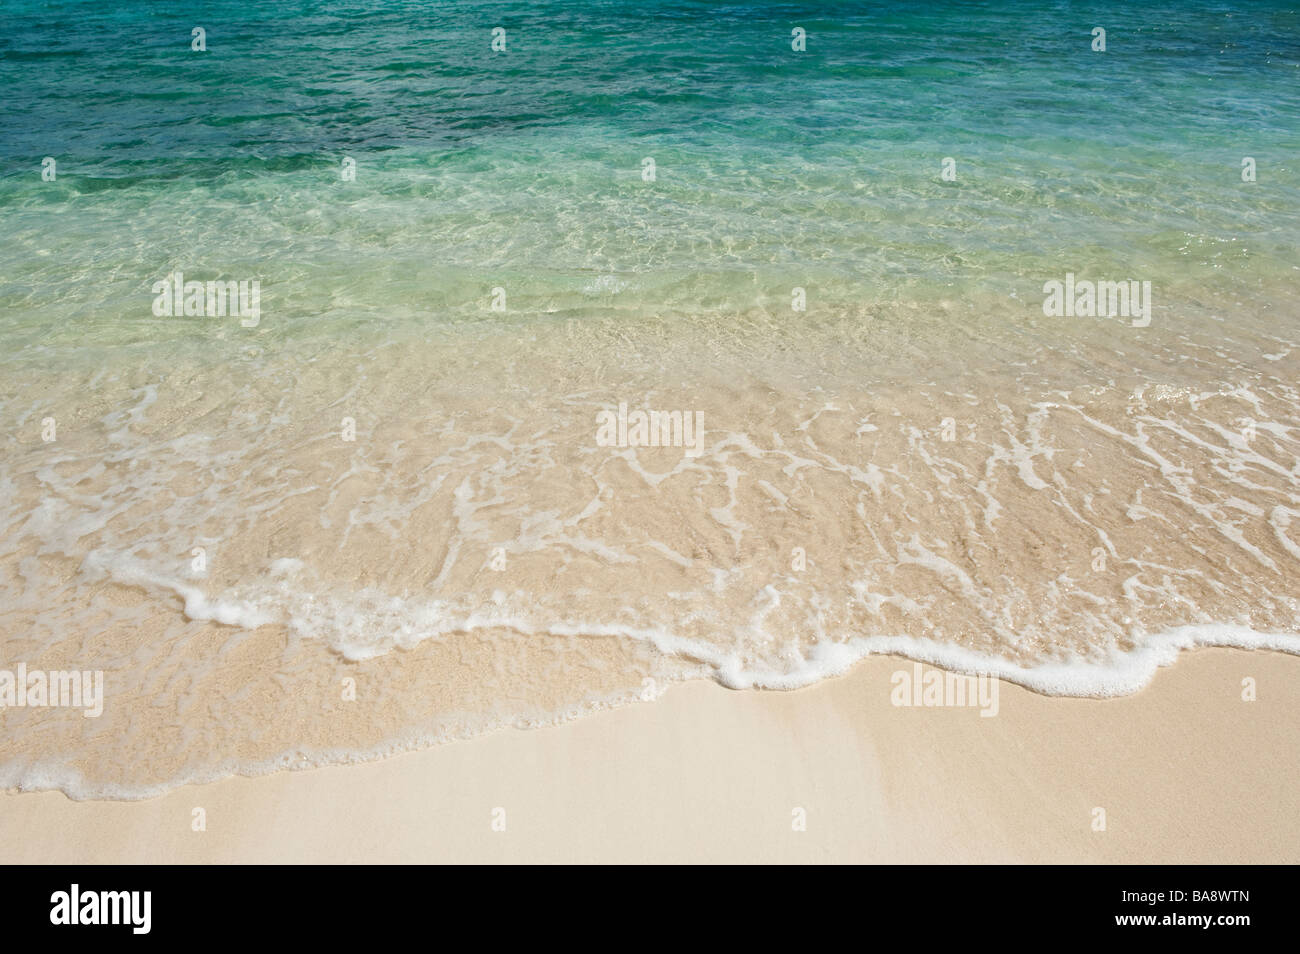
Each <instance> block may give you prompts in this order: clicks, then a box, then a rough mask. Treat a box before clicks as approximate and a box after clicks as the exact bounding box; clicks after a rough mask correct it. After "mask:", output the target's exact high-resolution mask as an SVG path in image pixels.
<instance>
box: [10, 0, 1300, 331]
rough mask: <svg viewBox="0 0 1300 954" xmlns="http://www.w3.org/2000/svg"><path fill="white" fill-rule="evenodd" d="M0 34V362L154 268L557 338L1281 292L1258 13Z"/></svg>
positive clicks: (316, 18)
mask: <svg viewBox="0 0 1300 954" xmlns="http://www.w3.org/2000/svg"><path fill="white" fill-rule="evenodd" d="M3 22H4V26H3V28H0V83H2V84H3V88H4V89H5V90H6V102H5V106H4V109H3V111H2V112H0V214H3V218H4V238H3V240H0V273H2V274H3V275H4V279H5V280H4V286H3V290H2V291H0V309H3V315H4V326H3V327H4V331H3V333H4V334H5V335H6V336H9V341H8V342H7V343H8V344H9V346H10V349H11V350H12V349H13V348H21V347H22V346H23V345H27V344H31V343H32V342H33V341H34V340H36V339H37V338H39V339H40V340H42V341H43V343H44V344H45V345H51V344H54V343H56V342H64V343H67V344H68V345H70V346H73V347H76V346H78V345H79V344H82V343H84V342H86V341H87V340H101V338H102V340H103V341H107V342H113V343H125V342H129V341H136V342H138V343H150V342H155V341H157V340H158V338H159V336H162V337H166V336H168V335H169V334H171V332H172V330H173V329H175V328H176V327H177V326H176V325H175V324H174V323H173V324H161V323H157V322H152V321H150V320H149V317H148V315H147V313H145V314H144V316H143V317H141V313H142V311H143V309H142V304H143V305H147V302H148V301H149V294H148V287H149V285H150V284H151V283H152V282H153V281H154V280H156V279H158V278H161V277H163V276H164V275H166V274H168V273H169V272H170V271H172V270H173V269H176V268H181V269H186V268H188V269H189V270H190V273H191V275H192V276H193V277H195V278H209V279H212V278H217V277H223V276H224V277H231V276H234V277H260V279H261V281H262V284H263V287H264V294H265V295H266V296H267V297H268V298H269V299H270V300H271V301H272V302H274V303H275V308H276V310H277V313H278V314H279V316H280V318H281V323H280V324H278V325H277V326H276V327H275V328H273V329H270V330H268V331H267V334H270V335H276V334H280V333H288V330H289V329H291V328H292V327H294V326H295V324H302V325H304V326H306V325H311V326H316V327H320V326H321V325H322V324H323V323H325V324H328V317H333V318H335V319H337V320H338V321H341V322H344V323H348V322H357V321H359V322H362V323H364V322H368V321H370V320H372V319H374V318H377V317H382V318H383V319H384V320H385V321H392V320H394V319H401V318H407V319H409V320H411V321H412V322H415V323H417V324H429V323H433V324H437V323H441V322H449V321H455V320H457V319H458V318H464V317H467V316H474V315H478V314H481V312H482V310H483V301H484V298H485V296H486V295H487V292H488V289H490V288H492V287H496V286H503V287H506V288H507V289H509V290H510V292H511V298H510V305H511V312H512V313H513V314H516V315H528V314H539V313H546V314H551V315H565V316H569V317H573V316H577V317H582V316H583V315H585V314H587V313H589V312H590V311H591V310H592V309H593V308H597V307H599V308H604V309H607V310H608V309H609V308H616V309H630V310H632V311H638V310H644V309H669V310H681V311H687V312H701V311H704V312H713V313H717V314H719V315H726V314H729V313H734V312H735V311H737V310H743V309H745V308H749V307H752V306H760V307H775V306H776V304H777V303H780V302H781V301H783V300H786V299H788V297H789V289H790V288H791V287H792V286H794V285H799V286H813V287H815V288H816V289H817V293H816V295H817V300H818V302H819V303H821V304H825V305H832V306H839V307H845V308H848V307H854V306H860V305H861V304H862V303H863V302H864V301H877V300H893V299H897V298H907V297H909V296H910V297H918V296H919V297H924V296H925V295H927V294H931V293H933V292H935V291H936V290H940V291H945V290H946V291H949V292H951V291H954V290H955V291H961V290H964V289H970V288H973V287H978V288H986V289H993V290H996V291H997V292H999V293H1003V294H1013V293H1014V294H1016V295H1017V297H1019V298H1021V299H1027V298H1034V297H1037V296H1039V295H1040V294H1041V292H1040V291H1039V288H1040V286H1041V283H1042V282H1043V281H1044V280H1045V279H1046V278H1050V277H1059V276H1060V275H1061V274H1062V273H1063V272H1064V271H1066V270H1067V269H1069V270H1074V271H1076V272H1079V273H1081V274H1082V273H1084V272H1087V271H1088V270H1089V269H1094V270H1095V271H1096V272H1098V273H1099V274H1102V275H1105V276H1109V275H1111V274H1115V273H1123V274H1122V276H1121V277H1127V276H1130V275H1131V277H1142V278H1149V279H1155V280H1157V281H1160V280H1162V279H1163V280H1166V282H1168V281H1175V280H1176V281H1180V282H1189V283H1196V282H1198V281H1214V282H1216V283H1218V284H1219V285H1220V286H1221V287H1223V286H1225V285H1226V286H1232V285H1234V284H1237V285H1241V286H1243V287H1248V286H1250V285H1251V284H1252V283H1255V282H1257V281H1258V280H1259V279H1260V276H1273V275H1277V274H1287V273H1288V272H1289V274H1290V275H1292V276H1293V275H1294V268H1293V267H1294V264H1295V262H1294V257H1295V249H1296V247H1297V243H1298V241H1300V217H1297V215H1296V214H1295V212H1296V209H1297V208H1300V169H1298V168H1297V162H1296V157H1297V156H1298V155H1300V13H1298V12H1297V11H1296V10H1295V9H1294V7H1293V5H1290V4H1248V5H1241V4H1236V5H1234V4H1224V3H1203V2H1192V3H1170V4H1140V5H1137V6H1135V7H1133V8H1131V9H1129V8H1125V9H1119V8H1117V7H1115V6H1113V5H1107V4H1073V3H1048V4H1028V3H1026V4H1010V5H994V6H991V7H990V6H983V5H972V4H965V3H953V4H945V3H927V4H924V5H923V6H912V5H906V4H904V5H896V4H840V5H831V6H828V7H825V8H809V7H804V6H800V5H798V4H777V3H773V4H762V3H760V4H710V3H681V2H650V3H614V2H594V3H560V4H520V3H398V4H378V3H375V4H365V3H362V4H349V3H341V4H328V5H325V4H296V5H279V6H277V7H276V8H275V9H274V10H273V11H272V10H270V9H267V10H265V11H257V10H252V9H250V8H249V7H248V5H247V4H242V3H209V4H199V5H196V6H194V7H192V8H189V9H187V10H186V11H185V12H184V13H178V12H177V11H176V10H175V9H174V8H172V7H170V6H169V5H165V4H134V5H130V6H129V7H128V8H127V9H125V10H121V11H108V10H105V9H104V8H103V7H102V6H101V5H98V4H93V3H84V4H83V3H54V4H49V5H44V6H40V7H33V6H31V5H26V4H17V3H6V4H4V16H3ZM196 25H200V26H203V27H204V28H205V29H206V30H207V37H206V39H207V51H206V52H194V51H192V50H191V49H190V30H191V28H192V27H193V26H196ZM1095 25H1101V26H1103V27H1104V28H1105V29H1106V30H1107V31H1108V33H1107V50H1106V52H1104V53H1103V52H1093V51H1092V49H1091V42H1092V37H1091V30H1092V28H1093V27H1094V26H1095ZM495 26H503V27H504V28H505V29H506V31H507V32H506V47H507V48H506V51H505V52H493V51H492V49H491V47H490V44H491V40H492V35H491V31H492V29H493V28H494V27H495ZM795 26H799V27H802V28H803V29H805V30H806V31H807V50H806V52H802V53H797V52H794V51H792V49H791V30H792V28H794V27H795ZM46 156H52V157H54V158H55V159H56V160H57V163H58V166H57V171H58V177H57V180H56V181H55V182H44V181H42V179H41V176H40V171H41V160H42V159H43V158H44V157H46ZM1244 156H1252V157H1254V158H1255V159H1256V161H1257V163H1258V170H1259V171H1258V181H1257V182H1255V183H1252V184H1245V183H1243V182H1242V181H1241V177H1240V171H1241V166H1240V164H1241V160H1242V157H1244ZM344 157H350V158H352V159H354V160H355V162H356V168H357V176H356V180H355V181H353V182H344V181H342V180H341V176H340V164H341V162H342V160H343V158H344ZM646 157H652V158H653V159H654V161H655V172H656V177H655V181H654V182H653V183H649V182H645V181H643V178H642V160H643V159H645V158H646ZM944 157H951V158H953V159H955V161H956V174H957V179H956V181H955V182H945V181H943V180H942V179H941V177H940V171H941V165H940V164H941V161H942V160H943V158H944ZM629 280H632V281H635V283H636V289H637V293H636V295H634V296H623V298H620V299H618V300H617V301H615V300H614V297H615V296H614V295H612V294H609V292H611V291H617V290H618V289H619V288H621V287H622V284H621V283H626V282H627V281H629ZM593 282H595V284H593ZM630 299H635V300H634V301H633V300H630ZM183 334H185V335H187V336H188V335H191V334H192V331H191V330H190V329H185V330H184V331H183Z"/></svg>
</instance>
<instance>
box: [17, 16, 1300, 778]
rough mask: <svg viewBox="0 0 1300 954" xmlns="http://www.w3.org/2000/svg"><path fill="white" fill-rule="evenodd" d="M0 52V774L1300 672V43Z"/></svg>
mask: <svg viewBox="0 0 1300 954" xmlns="http://www.w3.org/2000/svg"><path fill="white" fill-rule="evenodd" d="M0 13H2V14H3V16H0V84H2V85H0V88H3V89H4V90H5V91H6V95H5V102H4V105H3V108H0V421H3V426H0V490H2V491H3V494H0V639H2V640H3V642H2V643H0V646H2V647H3V653H2V656H0V670H3V669H8V670H15V669H16V667H17V666H18V665H19V664H22V665H24V666H26V667H27V668H28V669H30V670H42V671H54V670H78V671H80V670H94V671H102V672H103V673H104V686H105V690H104V711H103V713H102V714H101V715H99V716H98V717H96V718H94V719H86V718H83V716H82V712H81V710H79V709H75V708H52V707H37V706H18V705H11V706H9V707H7V708H5V709H4V710H3V711H0V721H3V725H4V731H3V733H0V785H4V786H8V787H18V788H29V789H30V788H61V789H63V790H64V791H66V792H68V793H69V794H72V795H74V796H76V797H138V796H142V795H149V794H153V793H156V792H158V791H161V790H164V789H166V788H168V787H171V786H174V785H177V784H181V783H183V782H187V781H197V780H203V779H210V778H214V777H218V776H221V775H224V774H229V773H232V772H257V771H265V770H269V769H273V768H281V767H289V768H292V767H302V766H309V765H315V764H321V763H324V762H337V761H349V760H356V759H362V758H370V757H375V756H377V755H381V754H384V753H387V752H391V751H397V750H400V749H403V748H410V747H413V746H419V745H426V744H432V743H435V742H439V741H444V740H449V739H456V738H464V737H469V736H473V735H476V734H479V733H481V732H484V731H487V730H489V729H491V728H494V727H498V726H507V725H515V726H531V725H541V724H549V723H553V722H556V721H562V720H564V719H568V718H573V717H576V716H578V715H581V714H583V713H585V712H589V711H592V710H595V709H599V708H604V707H608V706H612V705H619V704H624V703H629V702H633V701H638V700H647V701H648V700H651V699H653V698H655V697H656V696H657V695H659V694H660V693H661V692H663V691H664V690H665V688H666V687H668V686H670V685H671V684H672V683H674V682H678V681H680V680H683V679H691V678H711V679H715V680H717V681H719V682H721V683H723V684H725V685H728V686H732V687H735V688H769V689H783V688H794V687H798V686H802V685H807V684H809V683H812V682H815V681H817V680H819V679H822V678H826V677H828V676H831V675H834V674H837V673H840V672H843V671H845V670H847V669H848V668H849V667H850V666H851V665H852V664H853V663H854V662H855V661H856V660H858V659H860V658H862V657H863V656H864V655H866V654H869V653H875V652H889V653H897V654H900V655H903V656H907V657H910V658H914V659H921V660H926V661H930V662H934V663H936V664H939V665H943V666H946V667H948V668H951V669H958V670H961V671H967V672H988V673H994V674H997V675H1000V676H1002V677H1004V678H1008V679H1012V680H1014V681H1018V682H1021V683H1023V684H1025V685H1028V686H1031V687H1032V688H1035V689H1037V690H1039V691H1043V692H1049V693H1061V694H1070V695H1111V694H1117V693H1125V692H1133V691H1137V690H1138V689H1140V688H1141V687H1142V686H1143V685H1145V684H1146V682H1148V681H1149V680H1150V678H1151V677H1152V675H1153V673H1154V672H1155V671H1156V669H1157V668H1159V667H1160V666H1162V665H1168V664H1170V663H1172V662H1173V661H1174V659H1175V658H1176V656H1177V654H1178V652H1180V651H1182V650H1184V649H1188V648H1192V647H1194V646H1197V645H1206V644H1213V645H1234V646H1244V647H1255V648H1262V649H1274V650H1281V651H1287V652H1300V635H1298V634H1300V429H1298V428H1300V351H1298V350H1297V345H1298V343H1300V259H1297V256H1296V250H1297V247H1300V161H1298V160H1297V157H1300V10H1297V9H1296V8H1295V7H1294V5H1293V4H1284V3H1279V4H1270V3H1251V4H1241V3H1208V2H1199V0H1194V2H1182V3H1151V4H1140V5H1133V6H1130V5H1120V4H1111V3H1093V4H1084V3H1064V2H1062V3H1046V4H1030V3H1023V4H1020V3H1011V4H996V5H983V4H974V3H942V2H936V3H929V4H925V5H923V6H919V7H914V6H912V5H897V4H874V3H862V4H851V3H843V4H828V5H824V6H823V7H808V6H806V5H801V4H791V3H771V4H766V3H744V4H725V3H704V2H691V3H687V2H653V0H652V2H648V3H637V4H632V3H625V2H584V3H578V2H573V3H545V4H522V3H514V2H444V3H429V2H411V3H383V4H380V3H333V4H328V5H327V4H314V3H300V4H294V5H287V4H286V5H275V7H273V8H267V9H265V10H261V9H250V8H249V5H247V4H239V3H233V2H223V3H207V4H202V3H201V4H197V5H193V6H190V7H187V8H186V9H185V10H184V11H179V10H177V9H176V8H174V7H172V6H171V5H165V4H146V3H141V4H134V5H129V8H128V9H126V10H110V9H106V8H104V7H103V6H102V5H97V4H91V3H50V4H46V5H42V6H32V5H29V4H17V3H12V2H8V0H5V2H0ZM196 27H199V28H202V29H203V30H204V31H205V32H204V35H203V41H204V45H205V46H206V48H205V49H194V48H192V45H193V44H194V42H195V41H194V38H193V35H192V30H193V29H194V28H196ZM1096 27H1101V28H1103V29H1104V30H1105V31H1106V34H1105V40H1106V48H1105V50H1104V51H1101V50H1094V49H1093V45H1094V37H1093V30H1094V28H1096ZM497 28H500V29H502V30H504V34H503V39H504V49H494V47H493V43H494V39H497V42H498V46H499V45H500V42H501V40H500V35H495V34H494V30H496V29H497ZM796 28H798V29H801V30H802V31H804V39H805V47H806V48H805V49H802V50H796V49H793V48H792V42H793V40H794V39H795V38H794V36H793V34H792V31H794V30H796ZM51 160H52V165H51V162H50V161H51ZM177 272H180V273H183V275H184V279H185V280H187V281H198V282H241V281H242V282H250V283H251V282H257V284H258V297H257V311H256V314H255V315H254V314H251V313H244V314H242V315H241V314H229V313H213V314H208V313H207V312H206V310H205V309H203V308H200V309H199V313H188V314H187V313H185V309H184V308H183V307H182V308H180V309H179V313H166V309H163V312H164V313H161V314H160V313H159V309H158V307H156V306H157V299H158V297H159V291H158V287H157V285H156V283H159V282H163V283H164V285H163V287H167V284H166V283H167V282H168V281H169V280H170V277H171V276H173V275H174V274H175V273H177ZM1102 281H1106V282H1125V283H1128V282H1135V283H1137V285H1136V286H1128V285H1127V284H1126V285H1125V289H1126V290H1129V289H1130V288H1131V287H1134V288H1136V290H1138V291H1140V292H1142V296H1141V300H1142V302H1143V303H1144V306H1145V307H1134V308H1132V309H1130V311H1131V312H1132V313H1124V314H1114V313H1102V314H1090V313H1086V311H1087V310H1086V308H1078V309H1075V308H1071V309H1070V311H1071V312H1075V313H1072V314H1068V315H1067V314H1047V313H1046V312H1045V308H1044V303H1045V299H1046V298H1047V297H1048V291H1047V287H1048V283H1050V282H1060V283H1061V284H1062V286H1065V285H1066V283H1067V282H1068V283H1070V285H1071V287H1074V285H1075V284H1076V283H1078V282H1102ZM1147 283H1149V284H1147ZM205 293H206V292H205ZM1103 298H1104V295H1103ZM205 301H206V300H205ZM1117 301H1118V299H1117ZM1134 304H1135V306H1136V301H1135V302H1134ZM214 311H219V310H218V309H215V308H214ZM1103 311H1104V309H1103ZM620 407H625V408H626V410H625V411H624V412H623V413H622V419H623V422H624V426H623V427H621V428H620V427H619V426H618V421H619V418H620V412H619V409H620ZM651 410H657V411H661V412H665V413H667V414H672V415H675V418H673V420H674V421H683V422H686V423H688V424H690V423H693V424H695V428H694V429H692V430H691V431H690V433H689V434H687V433H683V432H678V433H674V432H673V431H672V430H671V427H670V429H669V431H668V437H669V440H668V441H667V444H668V445H669V446H645V444H644V442H641V441H638V439H637V436H636V431H635V426H634V424H635V415H636V413H637V412H639V411H646V412H648V411H651ZM607 414H608V415H611V416H610V417H605V416H604V415H607ZM610 420H613V421H614V422H615V425H614V426H613V429H612V431H610V430H606V431H602V424H604V423H608V422H609V421H610ZM629 420H630V421H631V423H632V425H633V426H632V427H631V429H630V430H629V428H628V427H627V424H628V422H629ZM611 435H612V437H613V440H612V442H611V440H609V439H608V438H610V437H611ZM678 438H680V439H678ZM2 689H3V686H0V690H2ZM881 691H882V692H885V691H888V687H881Z"/></svg>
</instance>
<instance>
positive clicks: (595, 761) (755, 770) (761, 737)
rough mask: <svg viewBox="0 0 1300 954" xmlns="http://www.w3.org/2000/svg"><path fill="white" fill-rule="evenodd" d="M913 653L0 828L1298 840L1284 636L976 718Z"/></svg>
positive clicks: (415, 848)
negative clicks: (1118, 686) (920, 682)
mask: <svg viewBox="0 0 1300 954" xmlns="http://www.w3.org/2000/svg"><path fill="white" fill-rule="evenodd" d="M910 668H911V664H910V663H908V662H907V661H906V660H901V659H889V658H877V659H871V660H869V661H867V662H865V663H863V664H862V665H861V666H859V667H858V668H856V669H855V670H854V671H853V672H852V673H851V674H849V675H847V676H843V677H840V678H838V679H833V680H829V681H827V682H823V683H819V684H818V685H817V686H814V687H812V688H809V689H802V690H798V691H795V692H787V693H781V692H777V693H753V692H749V693H745V692H734V691H728V690H725V689H721V688H719V687H717V686H716V685H714V684H712V683H691V684H688V685H685V686H680V687H677V688H676V689H674V690H672V691H670V692H669V693H667V694H666V695H665V696H664V697H663V698H662V699H660V700H659V701H657V702H655V703H649V704H644V705H633V706H629V707H626V708H622V709H618V710H616V711H613V712H606V713H601V714H598V715H595V716H591V717H588V718H584V719H581V720H578V721H575V722H572V723H569V724H566V725H562V726H558V727H553V728H547V729H538V730H527V731H511V730H507V731H502V732H497V733H493V734H491V735H488V736H484V737H482V738H479V739H476V740H473V741H470V742H465V743H456V744H452V745H446V746H439V747H436V748H433V749H427V750H424V751H422V752H417V753H413V754H409V755H402V756H397V757H394V758H391V759H385V760H382V761H378V762H373V763H369V764H365V765H351V766H343V767H334V768H322V769H312V770H309V771H303V772H284V773H279V774H274V775H268V776H263V777H261V778H251V779H250V778H233V779H228V780H226V781H222V782H217V783H214V784H211V785H204V786H191V787H186V788H182V789H178V790H175V791H173V792H171V793H169V794H167V795H165V796H163V797H161V798H156V799H152V800H149V801H144V802H73V801H71V800H69V799H67V798H66V797H64V796H63V795H62V794H59V793H42V794H22V795H13V794H10V795H6V796H4V797H3V799H2V800H0V839H3V841H4V844H5V845H6V855H7V857H8V858H9V860H10V861H11V862H12V863H95V864H101V863H171V862H175V863H331V864H333V863H338V864H347V863H365V862H388V863H428V862H469V863H489V862H491V863H495V862H534V863H566V862H612V863H620V862H628V861H634V860H635V861H646V862H654V863H682V862H787V863H795V864H801V863H802V864H811V863H870V862H881V863H885V862H893V863H905V864H906V863H937V864H949V863H967V862H984V863H1025V862H1032V863H1045V864H1058V863H1083V864H1094V863H1095V864H1101V863H1107V864H1130V863H1174V864H1185V863H1197V864H1207V863H1213V864H1244V863H1282V864H1294V863H1295V862H1296V861H1297V860H1300V856H1298V855H1297V851H1298V850H1300V849H1297V845H1300V827H1298V826H1300V822H1298V821H1297V819H1300V812H1298V811H1297V807H1298V806H1297V796H1296V793H1295V791H1294V786H1293V785H1292V784H1291V778H1292V777H1293V773H1292V770H1291V767H1290V762H1289V759H1290V758H1291V757H1292V754H1293V753H1294V752H1295V751H1296V745H1297V742H1298V741H1300V739H1297V734H1298V730H1297V726H1296V722H1295V720H1294V719H1293V718H1291V717H1290V714H1291V713H1293V712H1294V711H1295V707H1296V705H1297V704H1300V660H1296V659H1294V658H1292V657H1290V656H1286V655H1282V654H1258V653H1245V652H1240V651H1233V650H1215V649H1208V650H1200V651H1198V652H1195V653H1190V654H1186V655H1185V656H1184V657H1183V658H1182V659H1180V660H1179V662H1178V663H1177V665H1175V666H1174V667H1172V668H1169V669H1164V670H1162V671H1161V672H1160V674H1159V675H1158V676H1157V678H1156V679H1155V681H1154V682H1153V683H1152V684H1151V686H1150V687H1149V688H1148V689H1146V690H1144V691H1143V692H1141V693H1139V694H1137V695H1133V696H1126V697H1123V698H1119V699H1107V700H1070V699H1054V698H1047V697H1043V696H1040V695H1037V694H1035V693H1032V692H1028V691H1026V690H1023V689H1020V688H1019V687H1016V686H1014V685H1010V684H1008V685H1005V686H1003V687H1002V689H1001V692H1000V703H1001V705H1000V709H999V712H998V715H997V716H995V717H989V718H983V717H981V716H980V715H979V714H978V710H975V709H969V708H967V709H952V708H931V709H916V708H900V707H894V706H892V705H891V703H890V701H889V694H890V689H891V683H890V678H891V675H892V674H893V673H894V672H897V671H900V670H910ZM1248 677H1250V678H1254V679H1255V680H1257V684H1258V687H1259V692H1258V698H1257V700H1256V701H1254V702H1244V701H1243V700H1242V698H1241V691H1242V690H1241V680H1242V679H1244V678H1248ZM1152 766H1158V767H1159V768H1158V770H1153V769H1152ZM195 808H202V809H203V810H204V812H205V823H206V830H204V831H194V830H193V825H194V818H195V816H194V809H195ZM1097 808H1103V809H1105V812H1106V817H1105V830H1104V831H1097V830H1094V820H1095V817H1096V816H1095V814H1094V812H1095V809H1097ZM500 809H503V810H504V816H499V815H494V811H496V810H500ZM800 809H802V810H803V812H804V818H805V823H806V827H805V828H804V830H797V828H796V824H797V818H796V815H795V812H796V811H797V810H800ZM500 817H503V818H504V830H494V828H493V822H494V819H496V818H500Z"/></svg>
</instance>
